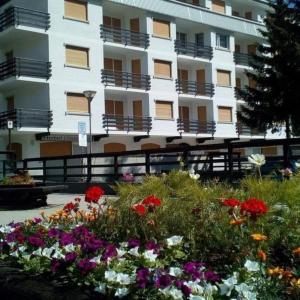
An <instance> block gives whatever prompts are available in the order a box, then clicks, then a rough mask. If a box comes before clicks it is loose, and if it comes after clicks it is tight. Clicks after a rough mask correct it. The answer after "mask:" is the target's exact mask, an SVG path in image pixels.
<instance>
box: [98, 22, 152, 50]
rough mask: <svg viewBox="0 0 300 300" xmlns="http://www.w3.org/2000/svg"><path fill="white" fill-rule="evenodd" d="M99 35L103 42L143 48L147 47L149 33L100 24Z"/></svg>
mask: <svg viewBox="0 0 300 300" xmlns="http://www.w3.org/2000/svg"><path fill="white" fill-rule="evenodd" d="M100 36H101V38H102V39H103V40H104V42H113V43H118V44H123V45H129V46H135V47H141V48H144V49H147V48H148V47H149V45H150V40H149V34H147V33H142V32H136V31H131V30H127V29H122V28H113V27H110V26H106V25H100Z"/></svg>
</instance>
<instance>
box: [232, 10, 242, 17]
mask: <svg viewBox="0 0 300 300" xmlns="http://www.w3.org/2000/svg"><path fill="white" fill-rule="evenodd" d="M232 15H233V16H235V17H239V16H240V13H239V12H238V11H236V10H233V11H232Z"/></svg>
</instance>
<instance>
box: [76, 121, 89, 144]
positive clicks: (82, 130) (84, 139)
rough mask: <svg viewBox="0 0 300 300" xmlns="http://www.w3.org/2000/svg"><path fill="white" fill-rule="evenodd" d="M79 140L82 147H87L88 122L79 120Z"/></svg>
mask: <svg viewBox="0 0 300 300" xmlns="http://www.w3.org/2000/svg"><path fill="white" fill-rule="evenodd" d="M78 142H79V146H80V147H87V135H86V123H85V122H78Z"/></svg>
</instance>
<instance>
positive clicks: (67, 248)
mask: <svg viewBox="0 0 300 300" xmlns="http://www.w3.org/2000/svg"><path fill="white" fill-rule="evenodd" d="M64 249H65V251H66V252H74V251H75V246H74V245H73V244H69V245H67V246H64Z"/></svg>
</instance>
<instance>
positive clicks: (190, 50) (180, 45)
mask: <svg viewBox="0 0 300 300" xmlns="http://www.w3.org/2000/svg"><path fill="white" fill-rule="evenodd" d="M175 51H176V53H177V54H183V55H188V56H193V57H201V58H205V59H209V60H210V59H212V57H213V48H212V47H210V46H200V45H197V44H196V43H191V42H185V41H181V40H175Z"/></svg>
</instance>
